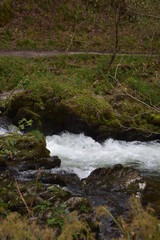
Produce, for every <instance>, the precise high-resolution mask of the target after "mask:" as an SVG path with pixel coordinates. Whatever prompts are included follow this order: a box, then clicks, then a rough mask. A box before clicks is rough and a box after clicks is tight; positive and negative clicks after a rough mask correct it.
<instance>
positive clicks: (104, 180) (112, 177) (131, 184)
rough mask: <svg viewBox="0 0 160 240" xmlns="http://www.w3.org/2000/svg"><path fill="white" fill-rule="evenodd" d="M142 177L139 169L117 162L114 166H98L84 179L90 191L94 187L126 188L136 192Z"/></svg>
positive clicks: (99, 188) (115, 189) (114, 189)
mask: <svg viewBox="0 0 160 240" xmlns="http://www.w3.org/2000/svg"><path fill="white" fill-rule="evenodd" d="M141 178H142V177H141V176H140V173H139V172H138V171H137V170H135V169H132V168H127V167H123V166H122V165H121V164H117V165H115V166H114V167H113V168H107V169H106V168H98V169H96V170H94V171H93V172H92V173H91V174H90V175H89V177H88V178H87V179H84V180H83V181H84V183H85V187H86V188H87V189H88V190H89V191H92V189H94V191H95V190H98V191H100V190H103V191H106V190H107V191H112V192H113V191H122V190H123V191H125V190H126V191H127V192H130V193H132V192H133V193H135V192H136V191H138V190H139V182H140V180H141Z"/></svg>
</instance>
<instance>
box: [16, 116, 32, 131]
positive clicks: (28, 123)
mask: <svg viewBox="0 0 160 240" xmlns="http://www.w3.org/2000/svg"><path fill="white" fill-rule="evenodd" d="M32 123H33V120H32V119H30V120H27V119H26V118H22V119H21V120H20V121H19V122H18V127H19V129H20V130H22V131H24V130H25V129H26V128H27V127H31V126H32Z"/></svg>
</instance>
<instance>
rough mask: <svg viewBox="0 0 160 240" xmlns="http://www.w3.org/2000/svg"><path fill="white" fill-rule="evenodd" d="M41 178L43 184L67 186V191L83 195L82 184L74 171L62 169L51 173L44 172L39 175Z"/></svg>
mask: <svg viewBox="0 0 160 240" xmlns="http://www.w3.org/2000/svg"><path fill="white" fill-rule="evenodd" d="M41 180H42V182H43V183H45V184H46V183H47V184H57V185H60V186H61V187H67V189H68V191H70V192H71V193H72V194H74V195H79V194H81V195H83V186H82V183H81V180H80V179H79V178H78V176H77V175H76V174H74V173H69V172H67V171H62V170H60V171H58V172H56V173H52V174H48V173H44V174H43V175H42V177H41Z"/></svg>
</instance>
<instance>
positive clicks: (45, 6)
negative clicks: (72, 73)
mask: <svg viewBox="0 0 160 240" xmlns="http://www.w3.org/2000/svg"><path fill="white" fill-rule="evenodd" d="M117 9H119V13H120V25H119V33H120V39H119V45H120V49H121V52H147V53H152V52H156V53H157V52H159V47H160V45H159V44H160V43H159V17H156V16H159V1H158V0H154V1H152V2H151V1H141V0H140V1H132V0H129V1H119V0H114V1H110V0H108V1H105V0H86V1H83V0H78V1H74V0H70V1H66V0H62V1H59V2H57V1H56V0H53V1H45V2H44V1H42V0H36V1H35V0H32V1H30V0H27V1H25V2H24V1H22V0H14V1H10V0H3V1H1V3H0V16H1V17H0V24H1V26H0V27H1V34H0V48H1V49H54V50H55V49H59V50H62V49H63V50H70V49H72V50H76V49H81V50H94V51H108V52H111V51H113V50H114V42H115V41H114V38H115V14H116V11H117ZM137 13H138V14H137ZM151 16H152V17H151Z"/></svg>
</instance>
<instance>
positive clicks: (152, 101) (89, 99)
mask: <svg viewBox="0 0 160 240" xmlns="http://www.w3.org/2000/svg"><path fill="white" fill-rule="evenodd" d="M109 61H110V58H109V56H93V55H77V56H57V57H54V58H40V59H38V58H35V59H22V58H7V57H3V58H1V59H0V74H1V82H0V92H1V93H2V92H4V91H13V92H14V90H16V89H17V88H19V87H21V88H24V91H25V92H20V93H17V94H16V97H15V98H14V95H13V97H10V99H9V103H8V107H7V108H8V114H9V116H10V117H14V121H15V122H16V123H17V124H18V122H19V121H20V120H22V119H23V118H25V119H26V121H29V120H30V119H32V120H33V126H34V128H35V127H36V128H39V129H41V128H43V125H44V123H45V121H46V120H45V119H46V117H48V118H49V117H50V118H51V121H52V119H53V118H54V122H56V123H57V124H59V123H60V122H62V119H63V118H64V116H65V113H64V111H66V110H65V109H66V108H68V109H71V110H72V112H73V113H74V114H75V115H76V116H79V117H80V118H81V119H83V121H85V122H86V123H87V124H88V125H89V126H91V127H93V126H95V125H97V124H98V125H100V128H101V130H100V131H107V129H108V128H109V127H114V128H133V129H139V128H140V129H141V130H142V131H144V132H145V131H146V132H147V133H148V134H149V133H152V132H157V133H158V132H159V125H160V122H159V115H160V110H159V96H160V82H159V75H160V71H159V59H158V58H152V59H150V58H149V57H140V56H137V57H136V56H135V57H132V56H128V57H127V56H126V57H123V58H121V57H117V58H116V59H115V62H114V64H113V65H112V67H111V69H110V71H109V73H107V70H106V69H107V65H108V64H109ZM115 75H116V77H115ZM53 99H54V101H55V102H57V104H58V103H59V104H61V105H63V107H61V108H60V109H59V110H55V109H57V106H59V105H57V106H54V107H53V105H54V104H53ZM3 105H4V101H1V106H2V107H1V108H2V109H3ZM64 106H65V108H64ZM54 111H56V115H55V112H54ZM57 111H59V113H58V112H57Z"/></svg>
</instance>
